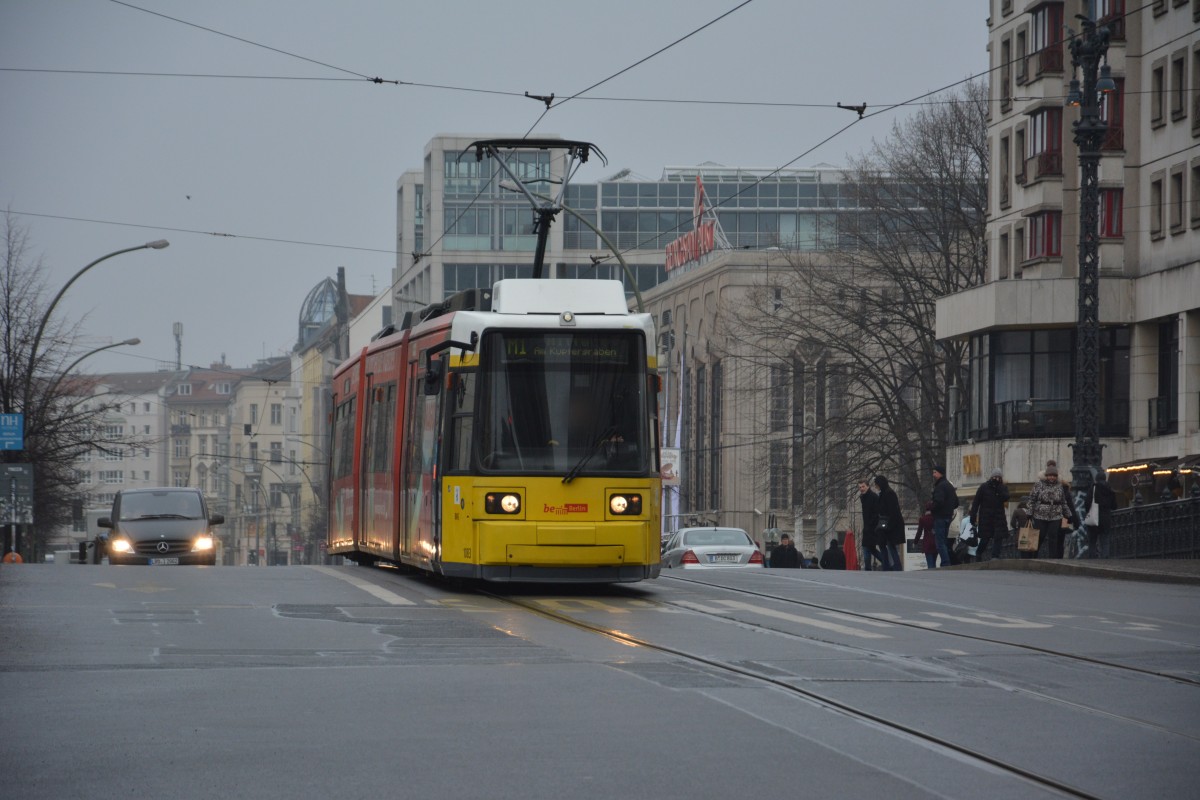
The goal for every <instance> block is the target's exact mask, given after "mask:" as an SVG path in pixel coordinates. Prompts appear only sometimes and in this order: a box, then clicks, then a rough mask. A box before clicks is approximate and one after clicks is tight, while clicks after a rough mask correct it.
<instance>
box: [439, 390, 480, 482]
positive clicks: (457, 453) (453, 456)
mask: <svg viewBox="0 0 1200 800" xmlns="http://www.w3.org/2000/svg"><path fill="white" fill-rule="evenodd" d="M446 402H447V411H448V412H449V414H450V446H449V449H448V451H447V452H449V453H450V464H449V465H448V467H447V469H449V470H460V471H463V472H466V471H469V470H470V469H471V438H472V437H471V434H472V432H473V431H474V427H475V425H474V423H475V374H474V373H471V372H459V373H456V374H455V380H454V388H453V389H452V390H451V391H450V393H449V396H448V397H447V398H446Z"/></svg>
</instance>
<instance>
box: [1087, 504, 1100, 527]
mask: <svg viewBox="0 0 1200 800" xmlns="http://www.w3.org/2000/svg"><path fill="white" fill-rule="evenodd" d="M1083 524H1084V525H1091V526H1092V527H1093V528H1094V527H1096V526H1097V525H1099V524H1100V504H1099V503H1097V502H1096V501H1095V500H1093V501H1092V504H1091V506H1089V507H1088V513H1087V516H1086V517H1084V518H1083Z"/></svg>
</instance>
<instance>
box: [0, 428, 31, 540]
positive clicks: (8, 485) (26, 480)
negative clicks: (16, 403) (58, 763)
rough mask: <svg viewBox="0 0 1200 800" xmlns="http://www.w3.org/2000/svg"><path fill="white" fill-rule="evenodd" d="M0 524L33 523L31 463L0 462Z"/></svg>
mask: <svg viewBox="0 0 1200 800" xmlns="http://www.w3.org/2000/svg"><path fill="white" fill-rule="evenodd" d="M10 416H11V415H10ZM0 524H3V525H32V524H33V465H32V464H0Z"/></svg>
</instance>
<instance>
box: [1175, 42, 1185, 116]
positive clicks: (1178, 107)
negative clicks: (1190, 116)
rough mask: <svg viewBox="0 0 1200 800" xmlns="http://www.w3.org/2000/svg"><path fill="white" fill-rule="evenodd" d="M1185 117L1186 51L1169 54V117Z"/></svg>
mask: <svg viewBox="0 0 1200 800" xmlns="http://www.w3.org/2000/svg"><path fill="white" fill-rule="evenodd" d="M1185 117H1187V51H1185V50H1180V51H1179V52H1178V53H1176V54H1174V55H1172V56H1171V119H1172V120H1176V121H1177V120H1181V119H1184V118H1185Z"/></svg>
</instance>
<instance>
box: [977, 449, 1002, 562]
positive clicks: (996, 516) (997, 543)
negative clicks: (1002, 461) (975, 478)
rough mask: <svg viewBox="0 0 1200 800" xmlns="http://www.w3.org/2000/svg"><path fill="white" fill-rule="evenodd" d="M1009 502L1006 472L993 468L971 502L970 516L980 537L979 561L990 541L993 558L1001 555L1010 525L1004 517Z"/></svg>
mask: <svg viewBox="0 0 1200 800" xmlns="http://www.w3.org/2000/svg"><path fill="white" fill-rule="evenodd" d="M1007 502H1008V487H1007V486H1005V485H1004V473H1003V472H1001V471H1000V470H999V469H994V470H992V474H991V476H990V477H989V478H988V479H987V480H986V481H984V482H983V483H982V484H981V485H980V486H979V488H978V489H977V490H976V491H975V499H974V500H973V501H972V502H971V511H970V513H969V514H968V517H969V518H970V520H971V525H972V526H973V527H974V528H975V535H976V536H978V537H979V549H978V550H977V551H976V552H977V553H978V554H979V555H978V556H976V560H977V561H982V560H983V559H982V558H981V556H982V555H983V554H984V553H985V552H987V547H988V542H989V541H990V542H991V543H992V558H999V557H1000V548H1001V546H1002V545H1003V544H1004V534H1005V533H1006V532H1007V530H1008V527H1007V523H1006V521H1005V519H1004V506H1005V504H1006V503H1007Z"/></svg>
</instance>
